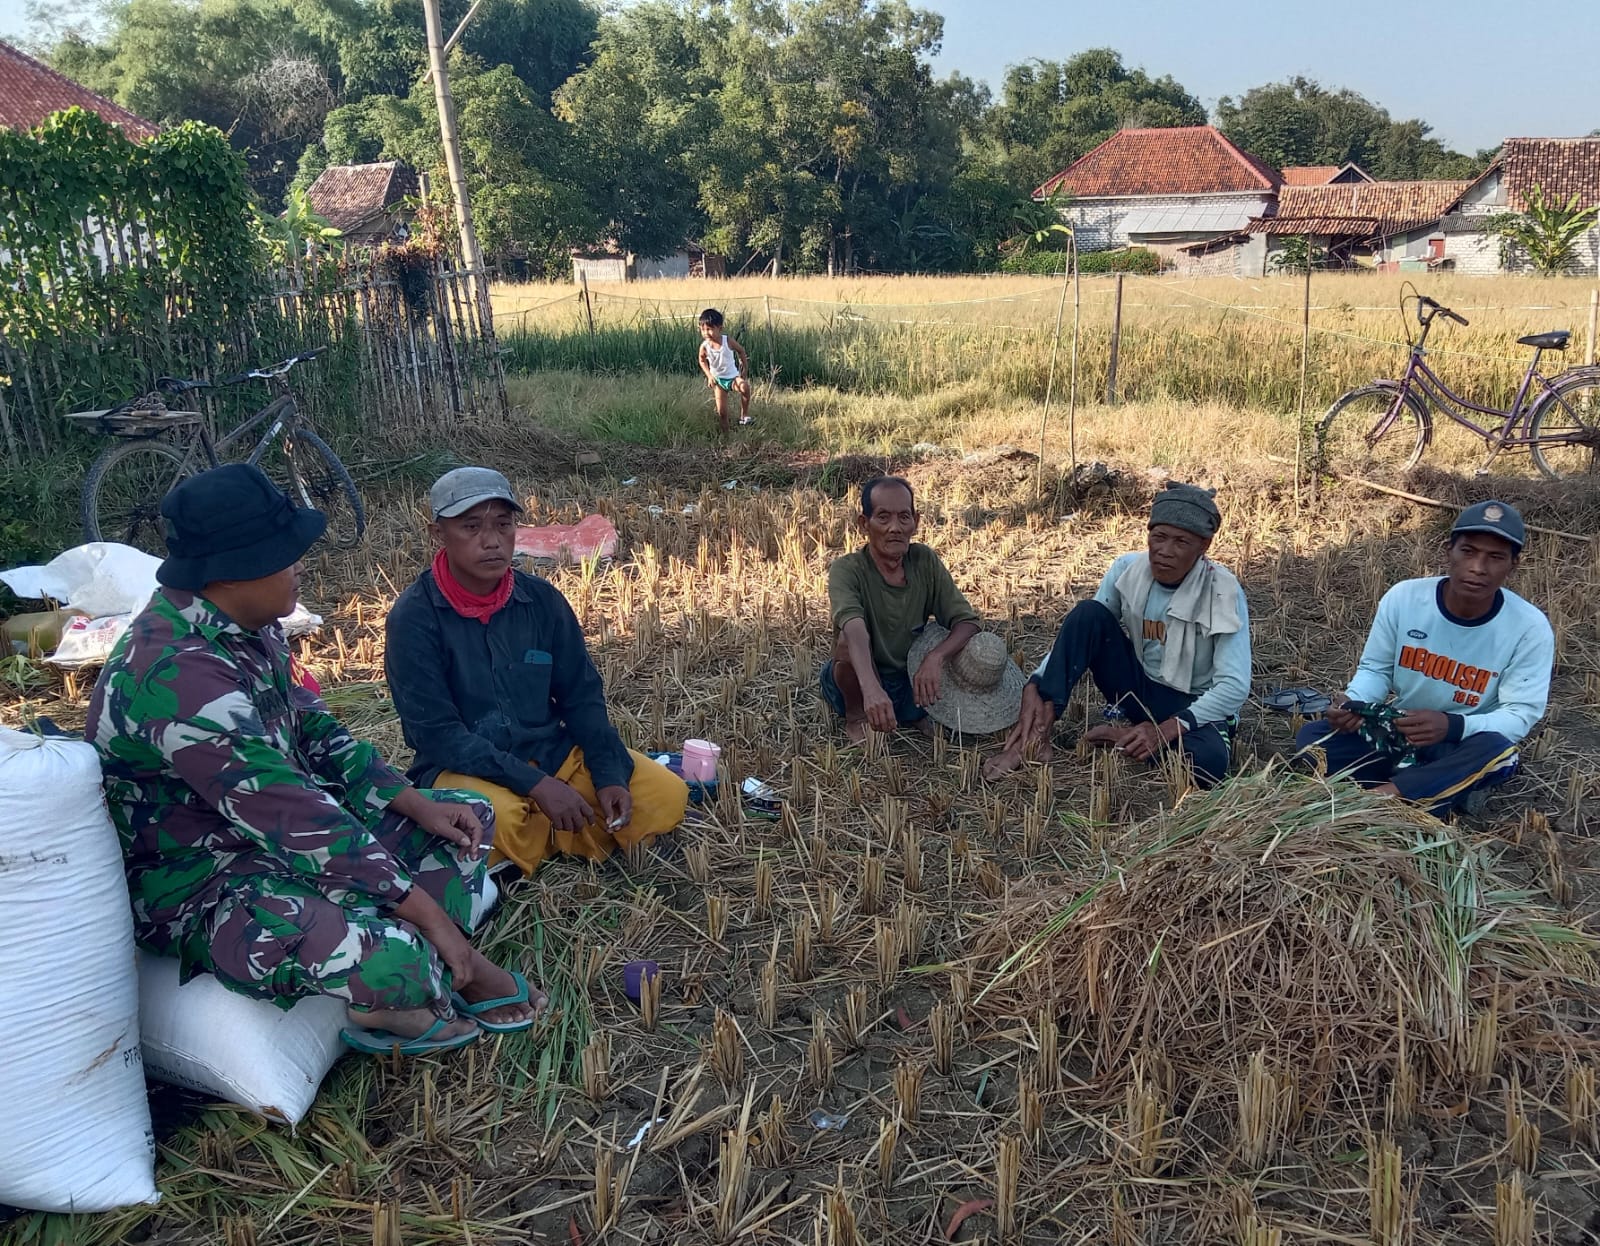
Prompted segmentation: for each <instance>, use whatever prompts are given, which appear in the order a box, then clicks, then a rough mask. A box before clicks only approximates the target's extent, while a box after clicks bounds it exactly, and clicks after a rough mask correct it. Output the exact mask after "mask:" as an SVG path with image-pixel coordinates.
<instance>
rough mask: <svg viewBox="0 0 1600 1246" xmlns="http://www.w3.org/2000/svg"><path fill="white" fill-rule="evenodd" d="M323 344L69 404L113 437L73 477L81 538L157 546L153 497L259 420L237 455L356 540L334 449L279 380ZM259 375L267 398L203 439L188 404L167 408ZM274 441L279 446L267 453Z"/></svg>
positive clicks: (354, 504) (348, 543) (361, 511)
mask: <svg viewBox="0 0 1600 1246" xmlns="http://www.w3.org/2000/svg"><path fill="white" fill-rule="evenodd" d="M323 349H324V348H321V347H319V348H318V349H316V350H308V351H303V352H301V353H300V354H298V355H291V356H290V357H289V358H288V359H284V360H280V361H279V362H278V363H275V364H270V365H268V366H267V367H263V368H251V369H250V370H249V371H247V372H239V373H236V374H235V375H233V376H229V377H224V378H223V379H222V380H220V381H216V382H212V381H199V380H182V379H179V378H177V377H170V376H164V377H161V378H160V379H159V380H157V381H156V387H155V389H154V390H152V391H151V392H150V393H148V394H144V395H141V396H140V397H138V398H130V399H128V400H127V401H126V402H122V403H118V404H117V405H116V406H114V407H110V408H108V409H107V410H104V411H75V412H73V413H72V414H70V415H68V416H67V418H68V419H69V420H77V421H79V422H81V423H83V424H85V425H89V426H91V427H93V429H94V430H95V431H97V432H100V433H104V434H106V435H108V436H111V437H115V438H116V439H117V440H118V443H119V444H117V445H113V446H110V447H108V448H107V449H106V450H105V451H104V452H103V453H102V454H101V455H100V456H99V457H98V458H96V459H95V461H94V462H93V463H92V464H91V465H90V467H89V474H88V475H87V476H86V477H85V478H84V481H83V498H82V515H83V536H84V539H85V540H86V541H118V542H120V543H122V544H124V545H132V546H135V547H136V548H138V549H142V550H144V551H145V552H146V553H150V554H155V555H158V556H164V555H165V554H166V547H167V545H166V530H165V525H164V524H163V522H162V519H161V500H162V499H163V498H164V497H166V495H167V493H168V492H169V491H170V490H171V489H172V487H173V486H174V485H175V484H177V483H178V482H179V481H180V480H182V479H184V478H185V477H186V476H192V475H194V474H195V473H197V472H201V471H204V470H206V469H208V468H212V467H217V466H219V465H220V464H221V463H222V462H223V461H224V459H223V457H222V456H225V455H226V456H228V459H229V460H231V459H232V458H233V456H232V455H229V454H228V451H229V450H230V449H231V448H232V447H235V446H240V445H243V444H244V442H245V439H246V438H247V437H249V436H250V435H251V434H252V433H253V432H254V431H255V430H256V429H258V428H260V427H261V426H262V425H266V430H265V431H264V432H263V433H262V434H261V435H260V437H259V438H258V439H257V441H256V443H255V445H254V446H253V447H252V448H251V450H250V453H249V455H248V456H247V457H246V458H245V459H244V462H246V463H254V464H256V465H258V466H261V467H263V469H264V470H266V471H267V474H268V475H270V476H273V477H275V478H277V480H278V483H279V484H280V485H284V486H285V487H286V490H287V492H288V493H289V496H290V497H292V498H294V499H296V500H297V501H298V502H299V503H300V504H301V505H302V506H308V507H312V508H314V509H316V510H319V511H321V512H322V513H323V514H324V515H326V516H327V517H328V533H327V537H326V540H327V541H328V542H329V543H330V544H332V545H335V546H337V547H338V548H340V549H349V548H351V547H353V546H355V545H357V544H359V543H360V541H361V538H362V535H363V534H364V533H365V532H366V530H367V512H366V508H365V507H364V506H363V505H362V503H361V495H360V493H358V492H357V491H356V482H355V481H354V480H353V479H351V476H350V473H349V471H348V470H347V469H346V468H345V465H344V464H343V463H341V462H340V461H339V456H338V455H336V454H335V453H334V452H333V450H332V449H330V448H329V446H328V444H327V442H325V441H323V440H322V438H321V437H319V436H317V434H316V433H315V432H313V431H312V430H311V429H310V428H309V427H307V425H306V423H305V417H304V416H303V415H302V414H301V412H300V408H299V406H298V405H297V403H296V402H295V396H294V391H293V390H292V389H290V387H289V382H288V381H287V380H286V379H285V378H286V377H287V376H288V375H289V372H290V370H291V369H293V368H294V366H295V365H296V364H300V363H305V362H306V361H308V360H311V359H315V358H316V357H317V356H318V355H320V354H321V353H322V350H323ZM246 381H265V382H267V384H268V386H269V387H270V388H271V390H272V392H273V394H274V395H275V397H274V398H273V399H272V401H271V402H269V403H268V404H267V405H266V406H264V407H262V408H261V410H259V411H257V412H256V413H255V414H254V415H252V416H251V417H250V418H249V419H248V420H246V421H245V422H244V423H243V424H241V425H239V427H238V428H236V429H234V430H233V431H232V432H230V433H228V434H227V436H225V437H221V438H213V437H212V436H211V430H210V428H209V426H208V424H207V421H206V418H205V416H204V415H202V414H201V413H200V412H198V411H175V410H173V409H172V408H171V407H169V406H168V405H167V400H168V399H169V398H172V399H181V398H183V396H184V395H186V394H190V393H194V392H196V391H198V390H204V389H213V388H220V387H222V386H225V385H240V384H243V383H245V382H246ZM274 445H277V446H278V448H279V450H280V453H281V459H280V457H279V456H275V457H274V458H273V459H271V460H268V459H267V453H268V451H269V450H271V449H272V448H273V446H274Z"/></svg>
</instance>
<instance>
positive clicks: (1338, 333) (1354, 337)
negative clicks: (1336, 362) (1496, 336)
mask: <svg viewBox="0 0 1600 1246" xmlns="http://www.w3.org/2000/svg"><path fill="white" fill-rule="evenodd" d="M1134 275H1135V276H1137V274H1134ZM1138 280H1140V281H1152V280H1154V279H1153V278H1150V277H1138ZM1186 293H1187V297H1189V298H1193V299H1199V300H1200V301H1201V302H1202V303H1209V304H1211V306H1213V307H1220V308H1222V309H1223V310H1224V311H1230V312H1238V313H1239V314H1240V315H1241V316H1252V317H1254V318H1255V319H1257V320H1265V321H1268V322H1269V323H1271V324H1279V325H1283V326H1284V327H1285V328H1288V329H1302V328H1304V326H1303V325H1302V324H1300V323H1299V322H1298V321H1294V320H1282V319H1279V318H1278V317H1277V316H1267V315H1264V314H1262V313H1261V312H1256V311H1250V310H1248V309H1247V308H1242V307H1240V306H1239V305H1238V304H1235V303H1224V302H1222V301H1221V300H1219V299H1212V298H1207V297H1206V296H1205V295H1203V294H1196V293H1194V292H1193V291H1192V290H1191V291H1188V292H1186ZM1311 332H1313V333H1321V334H1323V335H1325V336H1328V337H1342V338H1348V339H1349V340H1350V341H1352V342H1366V343H1368V344H1369V345H1372V346H1391V347H1393V348H1395V349H1396V350H1410V349H1411V343H1409V342H1395V341H1391V340H1389V339H1387V338H1381V337H1368V336H1366V335H1365V334H1362V333H1351V332H1349V331H1348V330H1345V329H1325V328H1323V327H1322V326H1320V325H1312V326H1311ZM1428 354H1430V355H1452V356H1454V357H1456V358H1458V359H1484V360H1489V361H1491V362H1494V363H1522V362H1524V361H1525V359H1526V356H1523V355H1485V354H1481V353H1479V352H1477V351H1470V350H1450V349H1448V348H1447V347H1443V346H1437V347H1436V346H1430V347H1428Z"/></svg>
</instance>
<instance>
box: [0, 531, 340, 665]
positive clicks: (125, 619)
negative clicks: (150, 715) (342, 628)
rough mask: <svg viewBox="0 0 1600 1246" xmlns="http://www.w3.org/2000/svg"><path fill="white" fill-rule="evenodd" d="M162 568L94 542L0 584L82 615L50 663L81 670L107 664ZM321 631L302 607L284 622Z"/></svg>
mask: <svg viewBox="0 0 1600 1246" xmlns="http://www.w3.org/2000/svg"><path fill="white" fill-rule="evenodd" d="M160 565H161V559H159V558H156V557H154V556H153V555H151V554H147V553H145V552H144V551H143V550H139V549H134V548H133V546H131V545H118V544H117V543H116V542H114V541H95V542H92V543H90V544H88V545H76V546H74V547H73V548H71V549H69V550H67V551H66V552H64V553H61V554H57V555H56V556H55V557H54V558H52V559H51V560H50V561H49V562H47V563H45V565H44V566H42V567H14V568H12V569H11V570H10V571H0V583H3V584H5V585H6V587H8V588H9V589H10V590H11V591H12V592H13V593H15V594H16V595H17V596H18V597H22V598H27V599H31V598H35V597H48V598H50V599H51V600H53V601H58V602H61V603H63V604H64V605H67V606H70V607H71V608H72V609H74V610H81V611H82V612H83V615H84V617H82V618H77V619H73V620H72V622H71V623H69V624H68V625H67V627H66V629H65V630H64V631H63V632H62V634H61V643H60V645H58V646H57V647H56V651H55V652H54V653H52V654H51V655H50V658H49V661H50V663H51V664H52V665H54V666H59V667H62V668H63V669H65V670H76V669H77V668H79V667H81V666H102V665H104V664H105V661H106V659H107V658H109V657H110V656H111V651H112V650H113V649H115V648H116V647H117V641H119V640H121V639H122V633H123V632H125V631H127V630H128V625H129V624H130V623H132V622H133V616H134V615H136V614H138V613H139V611H141V610H143V609H144V608H145V606H146V605H147V604H149V601H150V596H151V594H152V593H154V592H155V591H156V589H157V588H158V587H159V585H158V583H157V581H156V568H157V567H159V566H160ZM321 626H322V617H321V616H320V615H315V614H312V613H311V611H309V610H307V609H306V608H305V607H304V606H302V605H300V604H299V603H296V604H295V608H294V610H293V612H292V613H290V614H289V615H288V616H286V617H285V618H284V619H283V630H284V632H285V634H286V635H289V636H303V635H306V634H308V633H310V632H314V631H316V630H317V628H319V627H321Z"/></svg>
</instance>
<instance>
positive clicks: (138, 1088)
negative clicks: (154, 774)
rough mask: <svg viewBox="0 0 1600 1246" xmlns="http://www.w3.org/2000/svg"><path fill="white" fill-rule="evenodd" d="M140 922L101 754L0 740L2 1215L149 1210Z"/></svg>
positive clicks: (29, 740) (43, 742) (151, 1180)
mask: <svg viewBox="0 0 1600 1246" xmlns="http://www.w3.org/2000/svg"><path fill="white" fill-rule="evenodd" d="M133 956H134V953H133V914H132V910H131V909H130V907H129V904H128V884H127V880H126V878H125V877H124V875H123V870H122V849H121V846H120V845H119V844H118V842H117V832H116V829H115V828H114V827H113V826H112V825H111V821H110V819H109V818H108V817H107V815H106V810H105V803H104V801H103V800H102V799H101V795H100V763H99V760H98V759H97V758H96V756H95V752H94V749H93V748H91V747H90V746H89V745H87V744H84V743H81V742H79V741H76V740H57V739H41V738H40V737H38V736H34V735H30V734H27V733H24V732H20V731H12V730H10V729H9V728H6V727H0V1018H3V1019H4V1020H3V1025H4V1033H5V1047H4V1055H3V1058H0V1203H10V1204H12V1205H13V1206H17V1207H28V1208H32V1209H35V1210H38V1211H57V1212H66V1211H83V1212H92V1211H108V1210H110V1209H111V1208H113V1207H122V1206H126V1205H128V1204H130V1203H153V1202H155V1201H156V1197H157V1195H156V1187H155V1138H154V1136H153V1134H152V1133H151V1130H150V1108H149V1104H148V1102H147V1100H146V1099H145V1085H144V1067H143V1065H142V1063H141V1061H140V1047H139V1001H138V996H137V984H136V979H135V976H134V962H133Z"/></svg>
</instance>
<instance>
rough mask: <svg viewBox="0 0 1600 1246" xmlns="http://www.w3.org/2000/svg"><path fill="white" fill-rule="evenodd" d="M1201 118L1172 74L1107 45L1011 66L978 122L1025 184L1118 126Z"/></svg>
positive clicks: (1058, 166) (997, 155)
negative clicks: (1152, 71)
mask: <svg viewBox="0 0 1600 1246" xmlns="http://www.w3.org/2000/svg"><path fill="white" fill-rule="evenodd" d="M1205 121H1206V111H1205V108H1204V106H1203V105H1202V104H1201V103H1200V101H1199V100H1198V99H1196V98H1195V97H1194V96H1192V95H1190V94H1189V93H1188V92H1187V91H1186V90H1184V88H1183V87H1182V86H1181V85H1180V84H1179V83H1178V82H1177V81H1176V80H1174V79H1173V78H1172V77H1170V76H1163V77H1160V78H1152V77H1150V75H1148V74H1147V73H1145V71H1144V70H1142V69H1128V68H1127V67H1126V66H1125V65H1124V64H1123V63H1122V57H1121V55H1120V54H1119V53H1117V52H1115V51H1113V50H1112V49H1111V48H1091V49H1090V50H1089V51H1086V52H1080V53H1078V54H1077V55H1076V56H1073V57H1071V58H1070V59H1068V60H1065V61H1050V60H1029V61H1024V62H1023V63H1022V64H1020V65H1012V66H1010V67H1009V68H1008V69H1007V70H1006V74H1005V79H1004V81H1003V82H1002V84H1001V91H1000V101H999V103H998V104H996V105H995V106H994V108H993V110H992V112H991V113H990V115H989V116H988V118H987V119H986V126H985V128H986V129H987V132H988V136H989V139H990V142H991V143H992V145H993V150H994V155H995V159H996V160H997V162H998V164H999V165H1000V167H1001V168H1002V169H1004V170H1005V172H1006V174H1007V176H1009V177H1010V178H1011V180H1012V181H1013V182H1014V183H1015V184H1016V185H1017V186H1018V187H1019V188H1020V189H1026V190H1030V191H1031V190H1032V189H1033V188H1034V187H1035V186H1038V185H1039V184H1040V183H1042V182H1043V181H1044V180H1045V179H1046V178H1048V177H1049V176H1050V175H1051V174H1053V173H1058V172H1060V171H1061V170H1062V169H1064V168H1066V167H1067V165H1069V164H1071V163H1072V162H1073V161H1074V160H1076V159H1077V158H1078V157H1079V156H1081V155H1083V154H1084V153H1085V152H1088V151H1090V150H1092V149H1093V148H1095V147H1097V146H1099V145H1100V144H1101V143H1103V142H1105V140H1106V139H1108V138H1110V137H1111V136H1112V135H1113V134H1115V133H1116V132H1117V131H1118V130H1120V129H1124V128H1128V127H1146V128H1160V127H1165V126H1185V125H1204V124H1205Z"/></svg>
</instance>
